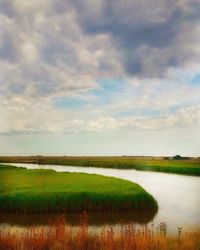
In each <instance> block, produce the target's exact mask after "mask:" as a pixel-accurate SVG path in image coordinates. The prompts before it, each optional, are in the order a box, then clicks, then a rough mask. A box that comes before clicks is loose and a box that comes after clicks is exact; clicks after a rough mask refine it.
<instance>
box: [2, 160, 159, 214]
mask: <svg viewBox="0 0 200 250" xmlns="http://www.w3.org/2000/svg"><path fill="white" fill-rule="evenodd" d="M0 180H1V182H0V211H4V212H18V213H46V212H68V211H123V210H127V211H128V210H143V209H144V210H146V209H154V210H156V209H157V202H156V201H155V200H154V198H153V197H152V196H151V195H150V194H149V193H147V192H146V191H145V190H144V189H143V188H142V187H141V186H139V185H138V184H134V183H132V182H129V181H125V180H121V179H118V178H113V177H105V176H101V175H95V174H85V173H58V172H55V171H54V170H44V169H39V170H38V169H34V170H27V169H24V168H16V167H9V166H2V165H0Z"/></svg>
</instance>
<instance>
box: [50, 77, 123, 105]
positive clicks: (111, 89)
mask: <svg viewBox="0 0 200 250" xmlns="http://www.w3.org/2000/svg"><path fill="white" fill-rule="evenodd" d="M97 83H98V84H99V87H98V88H95V89H92V90H88V91H87V92H85V93H83V94H82V95H80V96H77V97H61V98H57V99H56V100H55V101H54V104H53V106H54V107H56V108H70V109H76V108H81V107H83V106H84V105H87V104H92V105H94V106H95V105H97V106H98V105H105V104H107V103H109V102H111V101H113V97H114V96H115V95H116V94H117V93H120V92H121V91H122V90H123V89H124V87H125V85H126V84H127V82H126V81H125V80H123V79H98V80H97ZM91 96H93V97H95V98H91Z"/></svg>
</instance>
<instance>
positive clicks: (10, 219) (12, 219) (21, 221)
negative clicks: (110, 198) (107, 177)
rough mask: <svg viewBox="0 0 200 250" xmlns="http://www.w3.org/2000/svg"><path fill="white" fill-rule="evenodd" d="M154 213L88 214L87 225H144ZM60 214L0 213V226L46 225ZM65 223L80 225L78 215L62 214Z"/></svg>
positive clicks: (79, 215) (150, 211)
mask: <svg viewBox="0 0 200 250" xmlns="http://www.w3.org/2000/svg"><path fill="white" fill-rule="evenodd" d="M155 214H156V211H154V210H147V211H128V212H90V213H89V215H88V223H89V225H92V226H103V225H116V224H118V223H121V224H130V223H134V224H135V223H136V224H146V223H148V222H150V221H152V219H153V218H154V216H155ZM59 216H60V214H56V213H55V214H53V213H51V214H48V213H47V214H14V213H0V224H10V225H19V226H33V225H40V226H42V225H48V224H49V222H51V221H55V220H56V219H57V218H58V217H59ZM64 216H65V221H66V222H67V223H69V224H70V225H77V224H79V223H80V217H81V214H80V213H67V214H64Z"/></svg>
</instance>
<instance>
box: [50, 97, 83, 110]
mask: <svg viewBox="0 0 200 250" xmlns="http://www.w3.org/2000/svg"><path fill="white" fill-rule="evenodd" d="M85 104H86V101H85V100H82V99H80V98H77V97H76V98H75V97H74V98H73V97H61V98H56V100H55V101H54V103H53V106H54V107H56V108H70V109H76V108H80V107H82V106H84V105H85Z"/></svg>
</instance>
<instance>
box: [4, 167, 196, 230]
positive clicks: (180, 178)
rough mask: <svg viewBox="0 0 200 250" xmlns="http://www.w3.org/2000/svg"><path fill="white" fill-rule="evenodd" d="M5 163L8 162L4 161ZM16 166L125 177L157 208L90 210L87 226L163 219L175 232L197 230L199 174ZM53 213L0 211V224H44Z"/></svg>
mask: <svg viewBox="0 0 200 250" xmlns="http://www.w3.org/2000/svg"><path fill="white" fill-rule="evenodd" d="M7 165H8V164H7ZM9 165H14V166H18V167H26V168H28V169H40V168H43V169H54V170H56V171H58V172H83V173H91V174H101V175H105V176H113V177H118V178H122V179H125V180H129V181H132V182H135V183H138V184H139V185H141V186H142V187H143V188H144V189H146V190H147V191H148V192H149V193H150V194H152V195H153V196H154V198H155V199H156V200H157V202H158V205H159V209H158V212H157V214H154V213H148V212H145V211H144V212H141V213H137V212H124V213H106V214H105V213H96V214H95V213H92V214H91V218H90V220H89V223H90V225H91V226H95V227H97V228H98V227H99V228H100V227H102V225H114V226H116V227H118V226H120V224H121V223H125V224H126V223H127V224H128V223H130V222H134V223H136V224H137V225H144V224H147V225H151V224H152V223H153V224H154V225H158V224H159V223H160V222H161V221H166V222H167V224H168V230H169V231H171V232H173V231H176V230H177V228H178V227H179V226H182V227H183V228H184V229H187V230H190V229H196V228H199V229H200V177H193V176H185V175H177V174H168V173H157V172H147V171H137V170H132V169H131V170H130V169H128V170H122V169H109V168H94V167H74V166H58V165H38V164H21V163H13V164H9ZM54 216H55V215H48V214H46V215H39V216H37V215H17V216H16V215H13V214H5V213H4V214H0V227H2V226H5V225H7V226H9V225H20V226H23V227H24V226H29V225H31V224H38V225H41V224H42V225H44V224H46V223H47V222H48V219H49V218H53V217H54ZM66 217H67V218H70V220H68V221H69V223H72V224H76V223H78V221H79V220H78V218H79V217H78V215H77V214H76V215H75V214H74V215H73V214H71V215H66Z"/></svg>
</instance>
